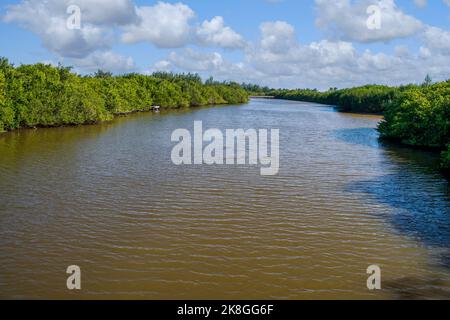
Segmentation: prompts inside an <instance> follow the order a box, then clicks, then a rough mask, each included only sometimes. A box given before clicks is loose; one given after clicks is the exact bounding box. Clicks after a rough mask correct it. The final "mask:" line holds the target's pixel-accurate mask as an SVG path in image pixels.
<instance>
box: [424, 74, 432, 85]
mask: <svg viewBox="0 0 450 320" xmlns="http://www.w3.org/2000/svg"><path fill="white" fill-rule="evenodd" d="M432 84H433V79H431V77H430V75H429V74H427V76H426V77H425V80H424V81H423V83H422V86H424V87H429V86H431V85H432Z"/></svg>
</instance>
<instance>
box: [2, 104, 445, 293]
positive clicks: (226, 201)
mask: <svg viewBox="0 0 450 320" xmlns="http://www.w3.org/2000/svg"><path fill="white" fill-rule="evenodd" d="M195 120H202V121H203V125H204V128H220V129H234V128H245V129H248V128H255V129H262V128H269V129H270V128H279V129H280V135H281V136H280V153H281V155H280V156H281V159H280V160H281V165H280V173H279V175H278V176H274V177H262V176H260V171H259V167H254V166H205V165H203V166H187V167H186V166H182V167H178V166H174V165H173V164H172V162H171V160H170V153H171V149H172V147H173V145H174V144H173V143H171V141H170V136H171V133H172V131H173V130H175V129H178V128H187V129H192V128H193V124H194V121H195ZM379 121H380V118H379V117H374V116H361V115H352V114H342V113H337V112H335V111H334V110H333V109H332V108H330V107H325V106H318V105H314V104H307V103H297V102H287V101H277V100H253V101H252V102H251V103H250V104H248V105H238V106H228V107H211V108H202V109H194V110H186V111H176V112H162V113H160V114H150V113H149V114H136V115H132V116H129V117H126V118H119V119H117V120H115V121H114V122H111V123H105V124H101V125H95V126H83V127H73V128H54V129H39V130H21V131H18V132H12V133H7V134H3V135H0V261H1V263H0V298H7V299H11V298H61V299H71V298H81V299H95V298H100V299H106V298H116V299H117V298H118V299H164V298H172V299H188V298H190V299H229V298H233V299H244V298H245V299H270V298H280V299H281V298H286V299H313V298H320V299H338V298H350V299H361V298H363V299H364V298H370V299H386V298H387V299H389V298H442V297H444V298H449V297H450V287H449V283H450V250H449V249H450V208H449V203H450V197H449V184H448V182H447V181H446V180H445V179H444V178H443V177H442V176H441V175H440V174H439V172H438V171H437V170H436V169H435V164H436V161H437V158H436V157H435V156H434V155H431V154H427V153H424V152H419V151H414V150H410V149H407V148H401V147H398V146H391V145H385V144H381V143H380V142H379V141H378V135H377V132H376V130H375V128H376V126H377V124H378V122H379ZM372 264H377V265H379V266H380V267H381V268H382V281H383V282H382V285H383V290H381V291H376V292H370V291H369V290H368V289H367V287H366V280H367V277H368V275H367V274H366V269H367V267H368V266H370V265H372ZM69 265H79V266H80V267H81V270H82V290H81V291H76V292H73V291H69V290H67V288H66V278H67V276H68V275H67V274H66V273H65V271H66V268H67V267H68V266H69Z"/></svg>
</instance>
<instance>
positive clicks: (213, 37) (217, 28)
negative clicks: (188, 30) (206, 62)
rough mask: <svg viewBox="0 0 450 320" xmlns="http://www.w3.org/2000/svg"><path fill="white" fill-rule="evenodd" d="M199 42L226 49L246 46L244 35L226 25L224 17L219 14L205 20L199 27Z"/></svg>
mask: <svg viewBox="0 0 450 320" xmlns="http://www.w3.org/2000/svg"><path fill="white" fill-rule="evenodd" d="M197 37H198V42H199V43H200V44H201V45H205V46H211V47H214V46H217V47H221V48H225V49H238V48H243V47H244V46H245V41H244V39H243V38H242V36H241V35H240V34H238V33H236V32H235V31H234V30H233V29H231V28H230V27H227V26H225V22H224V20H223V17H220V16H217V17H214V18H213V19H211V21H208V20H206V21H204V22H203V23H202V25H201V26H200V27H198V28H197Z"/></svg>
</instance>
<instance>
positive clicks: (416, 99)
mask: <svg viewBox="0 0 450 320" xmlns="http://www.w3.org/2000/svg"><path fill="white" fill-rule="evenodd" d="M384 117H385V120H384V121H383V122H382V123H381V125H380V127H379V130H380V133H381V136H382V137H384V138H388V139H395V140H398V141H400V142H402V143H404V144H407V145H411V146H418V147H426V148H436V149H438V150H447V151H444V152H443V153H442V162H443V166H444V168H446V170H450V80H448V81H447V82H442V83H437V84H434V85H427V86H422V87H410V88H409V89H408V90H405V91H403V92H400V93H399V94H397V95H396V97H395V99H393V100H392V101H391V102H390V103H389V104H387V107H386V112H385V113H384Z"/></svg>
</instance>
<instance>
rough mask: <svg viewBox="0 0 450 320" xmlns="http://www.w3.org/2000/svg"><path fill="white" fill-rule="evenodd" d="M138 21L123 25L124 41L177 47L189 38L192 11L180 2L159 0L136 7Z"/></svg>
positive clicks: (188, 40)
mask: <svg viewBox="0 0 450 320" xmlns="http://www.w3.org/2000/svg"><path fill="white" fill-rule="evenodd" d="M137 15H138V17H139V21H138V22H137V23H136V24H133V25H129V26H126V27H125V33H124V34H123V36H122V40H123V41H124V42H125V43H136V42H150V43H152V44H154V45H155V46H157V47H159V48H179V47H183V46H185V45H186V44H187V43H189V42H190V40H191V28H192V27H191V25H190V22H191V20H192V19H193V18H194V17H195V13H194V11H192V9H191V8H189V7H188V6H187V5H185V4H182V3H176V4H171V3H165V2H159V3H157V4H156V5H155V6H144V7H138V8H137Z"/></svg>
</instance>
